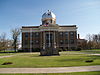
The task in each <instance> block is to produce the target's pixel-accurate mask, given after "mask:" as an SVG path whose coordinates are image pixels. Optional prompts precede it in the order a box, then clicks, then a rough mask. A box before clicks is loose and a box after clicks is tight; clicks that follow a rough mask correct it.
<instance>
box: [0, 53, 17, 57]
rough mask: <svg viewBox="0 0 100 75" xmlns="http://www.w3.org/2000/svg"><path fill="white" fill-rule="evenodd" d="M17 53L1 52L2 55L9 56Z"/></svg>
mask: <svg viewBox="0 0 100 75" xmlns="http://www.w3.org/2000/svg"><path fill="white" fill-rule="evenodd" d="M14 54H16V53H0V56H8V55H14Z"/></svg>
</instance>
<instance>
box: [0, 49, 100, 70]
mask: <svg viewBox="0 0 100 75" xmlns="http://www.w3.org/2000/svg"><path fill="white" fill-rule="evenodd" d="M74 53H75V52H73V53H72V54H71V52H69V53H68V52H67V51H66V52H61V53H60V54H61V55H60V56H39V53H23V54H18V55H17V54H16V56H13V57H7V58H0V68H6V67H7V68H8V67H9V68H12V67H15V68H33V67H68V66H90V65H100V56H95V55H86V54H77V51H76V54H74ZM91 59H93V60H94V62H91V63H87V62H85V61H86V60H91ZM4 62H12V63H13V64H11V65H2V64H3V63H4Z"/></svg>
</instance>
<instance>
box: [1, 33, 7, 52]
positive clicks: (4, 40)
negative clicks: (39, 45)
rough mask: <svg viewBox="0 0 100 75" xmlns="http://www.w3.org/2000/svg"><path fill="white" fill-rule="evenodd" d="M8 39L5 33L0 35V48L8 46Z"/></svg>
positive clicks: (3, 48)
mask: <svg viewBox="0 0 100 75" xmlns="http://www.w3.org/2000/svg"><path fill="white" fill-rule="evenodd" d="M7 43H8V40H7V38H6V33H2V34H1V35H0V50H4V51H5V50H6V49H7V48H8V44H7Z"/></svg>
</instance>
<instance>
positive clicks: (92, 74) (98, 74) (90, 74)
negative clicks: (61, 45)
mask: <svg viewBox="0 0 100 75" xmlns="http://www.w3.org/2000/svg"><path fill="white" fill-rule="evenodd" d="M0 75H100V71H94V72H73V73H48V74H47V73H42V74H0Z"/></svg>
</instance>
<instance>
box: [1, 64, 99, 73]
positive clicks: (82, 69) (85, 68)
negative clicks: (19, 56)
mask: <svg viewBox="0 0 100 75" xmlns="http://www.w3.org/2000/svg"><path fill="white" fill-rule="evenodd" d="M86 71H100V65H96V66H79V67H55V68H0V73H67V72H86Z"/></svg>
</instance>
